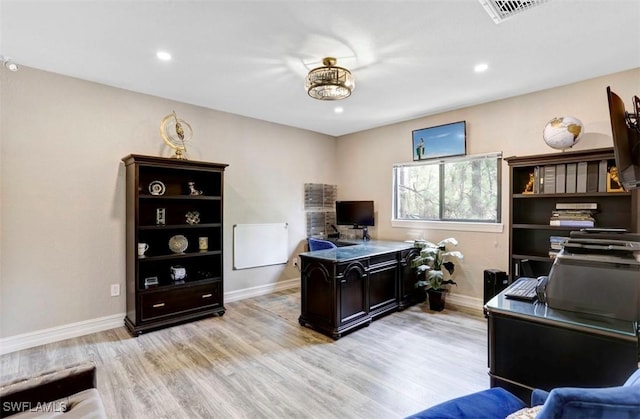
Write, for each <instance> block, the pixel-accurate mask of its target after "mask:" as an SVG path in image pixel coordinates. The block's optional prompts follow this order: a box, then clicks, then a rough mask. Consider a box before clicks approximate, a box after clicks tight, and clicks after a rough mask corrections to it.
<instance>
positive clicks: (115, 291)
mask: <svg viewBox="0 0 640 419" xmlns="http://www.w3.org/2000/svg"><path fill="white" fill-rule="evenodd" d="M119 295H120V284H111V296H112V297H117V296H119Z"/></svg>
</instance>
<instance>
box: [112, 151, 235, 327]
mask: <svg viewBox="0 0 640 419" xmlns="http://www.w3.org/2000/svg"><path fill="white" fill-rule="evenodd" d="M122 160H123V161H124V164H125V167H126V184H127V188H126V190H127V192H126V193H127V199H126V207H127V221H126V224H127V226H126V230H127V234H126V266H127V272H126V274H127V279H126V294H127V295H126V296H127V315H126V317H125V320H124V323H125V326H126V327H127V329H128V330H129V332H130V333H131V334H132V335H134V336H137V335H139V334H140V333H143V332H147V331H151V330H155V329H159V328H162V327H167V326H171V325H174V324H177V323H182V322H185V321H190V320H195V319H198V318H201V317H205V316H211V315H220V316H221V315H223V314H224V313H225V307H224V301H223V288H224V287H223V278H224V270H223V247H222V244H223V240H222V231H223V219H222V214H223V210H222V204H223V187H224V182H223V179H224V170H225V168H226V167H227V165H226V164H219V163H208V162H198V161H191V160H180V159H175V158H172V159H168V158H162V157H153V156H142V155H135V154H132V155H129V156H127V157H124V158H123V159H122ZM158 182H160V183H161V184H162V185H163V188H162V189H163V190H162V191H161V192H156V191H153V192H155V194H152V193H151V192H152V191H151V188H150V184H151V183H158ZM190 182H193V185H194V187H195V188H196V190H197V191H198V193H200V194H193V193H192V192H191V188H190V186H189V183H190ZM158 209H163V210H164V214H165V216H164V220H163V222H162V223H161V222H159V221H158V215H157V210H158ZM196 211H197V213H198V215H199V221H194V220H193V219H192V218H190V217H187V213H189V212H196ZM178 235H181V236H184V238H185V239H186V243H187V247H186V249H184V252H183V253H176V249H175V248H174V249H173V250H172V249H171V247H170V246H169V241H170V240H171V239H172V238H173V237H174V236H178ZM200 237H207V239H208V248H207V249H205V250H200V248H199V243H198V242H199V238H200ZM138 243H146V244H148V245H149V249H148V251H147V252H145V254H144V255H143V256H139V255H138V249H137V247H138ZM178 250H180V249H178ZM172 268H173V269H176V268H184V270H185V272H186V278H184V279H183V280H174V279H173V278H172V277H171V270H172ZM152 278H153V279H154V281H155V283H151V284H150V281H149V280H150V279H152Z"/></svg>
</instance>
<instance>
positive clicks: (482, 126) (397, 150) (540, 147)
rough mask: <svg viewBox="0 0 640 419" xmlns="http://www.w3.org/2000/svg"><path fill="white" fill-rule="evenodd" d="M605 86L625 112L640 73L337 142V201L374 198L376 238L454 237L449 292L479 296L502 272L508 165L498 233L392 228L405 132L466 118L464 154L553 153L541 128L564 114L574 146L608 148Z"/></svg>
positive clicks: (407, 146) (406, 146) (638, 89)
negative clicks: (577, 124)
mask: <svg viewBox="0 0 640 419" xmlns="http://www.w3.org/2000/svg"><path fill="white" fill-rule="evenodd" d="M608 85H610V86H611V87H612V89H613V90H614V91H615V92H616V93H618V94H619V95H620V97H621V98H622V99H623V100H624V101H625V104H626V106H627V109H628V110H630V109H631V106H632V105H631V98H632V96H633V95H640V69H635V70H631V71H627V72H623V73H617V74H612V75H609V76H605V77H601V78H597V79H593V80H588V81H585V82H581V83H575V84H571V85H567V86H562V87H558V88H555V89H550V90H545V91H541V92H536V93H532V94H528V95H524V96H518V97H514V98H510V99H505V100H500V101H496V102H491V103H487V104H483V105H479V106H472V107H468V108H464V109H459V110H455V111H451V112H446V113H441V114H438V115H433V116H429V117H424V118H419V119H415V120H411V121H407V122H403V123H399V124H395V125H389V126H385V127H382V128H377V129H373V130H369V131H364V132H359V133H356V134H352V135H348V136H344V137H340V138H339V139H338V165H337V168H338V179H339V187H338V197H339V198H340V199H374V200H375V207H376V213H377V214H376V224H377V225H376V228H375V233H374V234H375V235H376V236H377V237H379V238H388V239H401V240H407V239H414V238H416V236H422V237H424V238H425V239H427V240H431V241H439V240H441V239H444V238H447V237H456V238H457V239H458V241H459V250H461V251H462V252H463V253H464V255H465V260H464V263H463V264H462V265H461V268H462V269H461V270H460V271H459V272H458V273H457V275H458V276H457V277H456V278H457V279H458V281H457V282H458V284H459V285H458V287H457V288H454V289H453V291H454V294H455V295H457V296H458V295H461V296H467V297H472V298H476V299H481V298H482V295H483V280H482V275H483V271H484V270H485V269H487V268H498V269H502V270H505V271H506V270H508V254H509V232H508V228H507V226H508V221H509V212H508V210H509V205H508V196H509V191H508V184H509V177H508V173H509V172H508V166H507V164H506V163H503V177H502V195H503V201H502V214H503V223H504V225H505V229H504V231H503V232H502V233H471V232H460V231H443V230H430V229H424V230H420V229H405V228H394V227H392V226H391V197H392V167H393V164H394V163H402V162H408V161H411V160H412V147H411V131H413V130H415V129H420V128H426V127H430V126H435V125H440V124H446V123H450V122H455V121H461V120H465V121H466V122H467V154H480V153H487V152H495V151H501V152H502V153H503V156H504V157H508V156H513V155H529V154H542V153H553V152H556V151H557V150H554V149H552V148H550V147H548V146H547V145H546V144H545V143H544V141H543V139H542V129H543V127H544V126H545V124H546V123H547V122H548V121H549V120H550V119H552V118H553V117H555V116H563V115H568V116H575V117H576V118H578V119H580V120H581V121H582V122H583V124H584V125H585V134H584V136H583V137H582V139H581V140H580V142H579V143H578V144H577V145H576V146H575V147H574V149H576V150H584V149H590V148H599V147H610V146H612V145H613V143H612V139H611V126H610V122H609V113H608V106H607V98H606V87H607V86H608ZM476 301H477V300H476ZM478 308H480V305H478Z"/></svg>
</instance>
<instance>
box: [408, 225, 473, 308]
mask: <svg viewBox="0 0 640 419" xmlns="http://www.w3.org/2000/svg"><path fill="white" fill-rule="evenodd" d="M457 245H458V241H457V240H456V239H454V238H452V237H450V238H448V239H444V240H441V241H440V242H438V243H437V244H434V243H431V242H428V241H425V240H416V241H415V243H414V246H415V247H418V248H420V249H422V250H421V251H420V255H419V256H417V257H416V258H415V259H413V261H412V262H411V266H412V267H413V268H415V269H416V274H417V279H418V280H417V282H416V287H417V288H418V287H420V288H424V289H425V290H426V292H427V295H428V297H429V308H430V309H431V310H435V311H442V310H443V309H444V301H445V295H446V293H447V292H448V291H449V289H448V286H449V285H457V284H456V282H455V281H454V280H453V279H452V275H453V273H454V270H455V264H456V263H458V262H460V261H461V260H462V259H464V255H463V254H462V253H461V252H459V251H457V250H451V249H452V248H454V247H456V246H457Z"/></svg>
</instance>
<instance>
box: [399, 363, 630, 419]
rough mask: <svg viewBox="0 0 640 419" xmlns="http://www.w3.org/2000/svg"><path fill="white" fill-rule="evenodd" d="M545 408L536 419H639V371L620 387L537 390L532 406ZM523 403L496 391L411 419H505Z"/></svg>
mask: <svg viewBox="0 0 640 419" xmlns="http://www.w3.org/2000/svg"><path fill="white" fill-rule="evenodd" d="M539 405H542V408H541V410H540V411H539V412H538V414H537V416H536V419H551V418H553V419H560V418H562V419H575V418H589V419H598V418H602V419H623V418H624V419H629V418H640V370H636V372H634V373H633V374H632V375H631V377H629V378H628V379H627V381H626V382H625V383H624V384H623V385H622V386H620V387H606V388H576V387H561V388H556V389H553V390H551V392H546V391H543V390H534V391H533V393H532V394H531V406H539ZM525 407H526V406H525V404H524V402H523V401H522V400H520V399H519V398H517V397H516V396H514V395H513V394H511V393H509V392H508V391H506V390H504V389H502V388H500V387H494V388H491V389H488V390H483V391H479V392H477V393H473V394H469V395H467V396H462V397H458V398H456V399H452V400H449V401H446V402H444V403H440V404H438V405H435V406H433V407H430V408H429V409H426V410H423V411H422V412H419V413H416V414H414V415H412V416H409V418H412V419H414V418H415V419H418V418H420V419H435V418H438V419H461V418H474V419H480V418H487V419H488V418H502V419H504V418H505V417H507V416H508V415H510V414H512V413H514V412H516V411H518V410H520V409H523V408H525Z"/></svg>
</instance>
